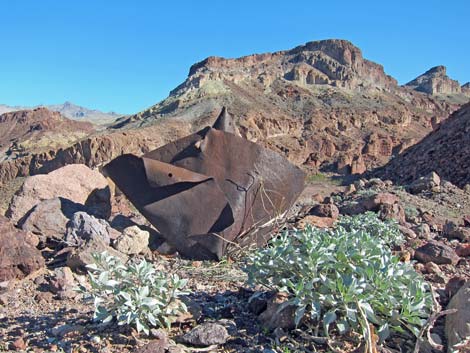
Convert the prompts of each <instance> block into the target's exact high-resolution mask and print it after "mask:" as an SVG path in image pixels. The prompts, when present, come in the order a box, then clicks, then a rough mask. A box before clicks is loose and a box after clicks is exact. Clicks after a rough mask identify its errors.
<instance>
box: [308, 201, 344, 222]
mask: <svg viewBox="0 0 470 353" xmlns="http://www.w3.org/2000/svg"><path fill="white" fill-rule="evenodd" d="M309 214H311V215H314V216H318V217H328V218H333V219H336V218H338V216H339V210H338V207H336V206H335V205H334V204H332V203H328V204H321V205H317V206H314V207H313V208H312V209H311V210H310V212H309Z"/></svg>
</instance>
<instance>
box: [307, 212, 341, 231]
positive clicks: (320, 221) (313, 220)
mask: <svg viewBox="0 0 470 353" xmlns="http://www.w3.org/2000/svg"><path fill="white" fill-rule="evenodd" d="M307 224H309V225H311V226H314V227H318V228H331V227H333V225H334V224H335V219H333V218H329V217H318V216H312V215H309V216H306V217H304V218H303V219H301V220H300V221H299V223H298V227H299V228H300V229H303V228H305V227H306V226H307Z"/></svg>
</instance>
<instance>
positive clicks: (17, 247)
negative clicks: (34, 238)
mask: <svg viewBox="0 0 470 353" xmlns="http://www.w3.org/2000/svg"><path fill="white" fill-rule="evenodd" d="M42 267H44V258H43V257H42V255H41V253H40V252H39V250H37V249H36V247H35V246H34V245H33V244H31V239H30V237H29V236H28V234H27V233H26V232H24V231H22V230H19V229H17V228H15V227H14V226H13V224H12V223H11V222H10V220H9V219H7V218H5V217H3V216H0V282H2V281H7V280H10V279H21V278H24V277H26V276H27V275H29V274H30V273H32V272H34V271H36V270H39V269H40V268H42Z"/></svg>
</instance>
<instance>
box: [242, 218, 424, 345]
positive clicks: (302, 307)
mask: <svg viewBox="0 0 470 353" xmlns="http://www.w3.org/2000/svg"><path fill="white" fill-rule="evenodd" d="M401 241H402V237H401V234H400V232H399V230H398V229H397V227H396V225H395V224H393V223H390V222H387V223H385V222H382V221H380V220H379V219H377V217H376V216H375V215H374V214H372V213H368V214H364V215H359V216H353V217H344V218H342V219H341V220H340V221H339V223H338V226H337V227H336V228H335V229H333V230H325V229H318V228H312V227H307V228H306V229H304V230H294V231H286V232H285V233H283V234H281V235H279V236H278V237H276V238H274V239H273V240H272V241H271V243H270V244H269V246H268V247H267V248H265V249H260V250H258V251H256V252H255V253H254V254H252V255H251V256H250V257H249V259H248V262H247V265H246V267H245V271H246V272H247V274H248V283H249V284H251V285H255V284H261V285H264V286H265V287H267V288H268V289H271V290H277V291H283V292H287V293H289V294H290V299H289V300H288V301H287V302H286V303H284V304H283V305H286V306H287V305H295V306H296V307H297V309H296V315H295V321H296V324H297V325H298V324H299V323H300V321H301V320H302V318H304V319H307V322H310V323H313V324H320V325H321V326H320V327H321V330H320V331H321V332H323V335H324V336H329V335H330V333H331V332H335V333H339V334H344V333H347V332H348V331H351V330H352V331H354V332H356V333H359V334H361V335H362V336H363V337H364V338H366V339H367V340H370V339H371V331H370V326H369V324H373V325H375V327H376V331H377V333H378V335H379V337H380V339H381V341H383V340H385V339H386V338H387V337H388V336H389V334H390V331H398V332H407V331H408V332H409V331H411V332H412V333H413V334H414V335H418V333H419V329H420V327H421V326H422V325H424V323H425V321H426V318H427V317H428V316H429V314H430V310H431V307H432V297H431V293H430V292H429V286H428V284H427V283H426V282H425V281H424V280H423V278H422V277H421V276H420V275H419V274H418V273H416V272H415V270H414V269H413V267H412V265H411V264H409V263H402V262H400V261H399V259H398V257H396V256H394V255H392V252H391V250H390V248H389V245H391V244H396V243H399V242H401ZM280 310H281V308H280Z"/></svg>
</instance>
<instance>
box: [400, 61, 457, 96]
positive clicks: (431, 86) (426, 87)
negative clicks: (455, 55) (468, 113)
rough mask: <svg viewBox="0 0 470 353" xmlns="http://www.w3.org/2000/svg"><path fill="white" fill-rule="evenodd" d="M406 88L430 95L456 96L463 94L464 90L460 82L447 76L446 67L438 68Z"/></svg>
mask: <svg viewBox="0 0 470 353" xmlns="http://www.w3.org/2000/svg"><path fill="white" fill-rule="evenodd" d="M405 86H406V87H410V88H412V89H414V90H416V91H419V92H424V93H428V94H433V95H434V94H454V93H461V92H462V88H461V87H460V84H459V82H458V81H455V80H452V79H451V78H450V77H449V76H447V69H446V67H445V66H436V67H433V68H432V69H430V70H428V71H426V72H425V73H424V74H422V75H421V76H418V77H417V78H415V79H414V80H413V81H410V82H408V83H407V84H406V85H405Z"/></svg>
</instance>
